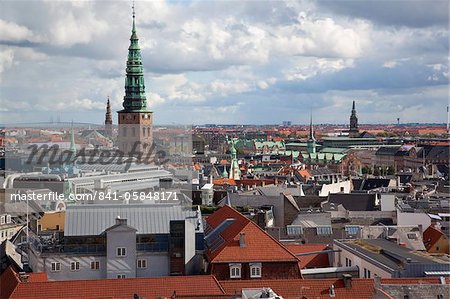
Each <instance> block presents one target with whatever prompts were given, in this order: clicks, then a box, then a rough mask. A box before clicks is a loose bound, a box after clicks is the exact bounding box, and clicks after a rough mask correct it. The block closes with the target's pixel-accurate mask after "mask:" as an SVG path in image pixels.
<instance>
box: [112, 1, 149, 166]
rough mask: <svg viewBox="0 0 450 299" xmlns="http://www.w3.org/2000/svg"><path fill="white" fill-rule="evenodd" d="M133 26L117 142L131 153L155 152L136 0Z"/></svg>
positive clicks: (122, 149) (132, 154)
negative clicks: (137, 21) (138, 30)
mask: <svg viewBox="0 0 450 299" xmlns="http://www.w3.org/2000/svg"><path fill="white" fill-rule="evenodd" d="M132 16H133V25H132V28H131V37H130V46H129V47H128V58H127V68H126V78H125V96H124V97H123V104H122V105H123V108H124V109H122V110H121V111H118V114H119V115H118V121H119V126H118V130H117V145H118V147H119V150H120V151H122V152H123V153H125V154H127V155H130V156H138V157H139V156H142V157H145V156H146V155H147V154H151V150H152V146H151V145H152V144H153V131H152V124H153V113H152V112H151V111H149V110H147V99H146V97H145V84H144V67H143V64H142V57H141V49H140V48H139V38H138V36H137V32H136V14H135V11H134V2H133V15H132Z"/></svg>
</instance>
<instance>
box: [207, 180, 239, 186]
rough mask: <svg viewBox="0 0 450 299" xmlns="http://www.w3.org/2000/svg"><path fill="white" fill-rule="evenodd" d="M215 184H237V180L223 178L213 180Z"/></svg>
mask: <svg viewBox="0 0 450 299" xmlns="http://www.w3.org/2000/svg"><path fill="white" fill-rule="evenodd" d="M213 184H214V185H218V186H222V185H225V184H228V185H230V186H236V181H235V180H234V179H226V178H223V179H216V180H213Z"/></svg>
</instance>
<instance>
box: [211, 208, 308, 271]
mask: <svg viewBox="0 0 450 299" xmlns="http://www.w3.org/2000/svg"><path fill="white" fill-rule="evenodd" d="M230 218H233V219H235V222H234V223H233V224H231V225H230V226H229V227H228V228H226V229H225V230H224V231H223V232H222V233H221V234H220V235H221V236H222V238H223V239H224V241H225V242H224V244H223V245H222V246H220V247H219V248H218V249H216V250H215V251H210V250H209V251H208V252H207V256H208V258H209V260H210V261H211V263H226V262H253V261H255V262H256V261H258V262H275V261H291V262H298V261H299V260H298V258H297V257H296V256H295V255H294V254H292V253H291V252H290V251H289V250H287V249H286V247H284V246H283V245H282V244H281V243H279V242H278V241H276V240H275V239H273V238H272V237H271V236H270V235H269V234H267V233H266V232H265V231H263V230H262V229H261V228H260V227H259V226H258V225H256V224H255V223H254V222H253V221H251V220H249V219H248V218H246V217H245V216H243V215H242V214H241V213H239V212H238V211H236V210H235V209H233V208H231V207H229V206H224V207H222V208H220V209H219V210H218V211H216V212H215V213H214V214H212V215H211V216H209V217H208V218H207V219H206V222H207V224H208V225H209V226H210V227H211V228H212V229H214V228H215V227H217V226H218V225H219V224H221V223H222V222H223V221H225V220H226V219H230ZM207 233H208V232H207ZM241 233H243V234H244V235H245V237H244V238H245V247H240V246H239V238H240V234H241Z"/></svg>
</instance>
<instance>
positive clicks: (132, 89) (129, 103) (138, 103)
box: [122, 3, 147, 112]
mask: <svg viewBox="0 0 450 299" xmlns="http://www.w3.org/2000/svg"><path fill="white" fill-rule="evenodd" d="M126 73H127V76H126V78H125V96H124V98H123V108H124V110H122V111H124V112H133V111H136V112H137V111H147V99H146V97H145V83H144V67H143V66H142V57H141V49H140V48H139V38H138V36H137V33H136V24H135V13H134V3H133V28H132V30H131V37H130V46H129V47H128V60H127V68H126Z"/></svg>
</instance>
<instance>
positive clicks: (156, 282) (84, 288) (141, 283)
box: [0, 268, 224, 299]
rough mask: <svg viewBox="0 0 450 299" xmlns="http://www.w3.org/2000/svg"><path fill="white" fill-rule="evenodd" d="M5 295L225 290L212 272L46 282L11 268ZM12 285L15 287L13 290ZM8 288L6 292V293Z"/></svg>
mask: <svg viewBox="0 0 450 299" xmlns="http://www.w3.org/2000/svg"><path fill="white" fill-rule="evenodd" d="M0 286H1V289H0V290H1V291H2V297H1V298H5V297H3V296H4V294H7V295H6V298H8V297H9V298H20V299H27V298H46V299H53V298H55V299H56V298H58V299H59V298H133V294H138V295H139V296H140V297H145V298H156V297H170V296H172V295H173V293H174V291H175V292H176V294H177V295H183V296H192V297H196V296H201V295H205V294H209V295H211V296H215V295H223V294H224V291H223V289H222V287H221V286H220V284H219V282H218V281H217V280H216V278H215V277H214V276H212V275H198V276H168V277H153V278H128V279H99V280H72V281H46V282H32V281H29V282H26V283H22V282H19V278H18V274H17V273H15V272H14V271H13V270H12V269H11V268H9V270H6V271H5V272H4V273H3V274H2V276H1V277H0ZM11 289H12V291H11ZM4 291H5V293H4Z"/></svg>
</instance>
